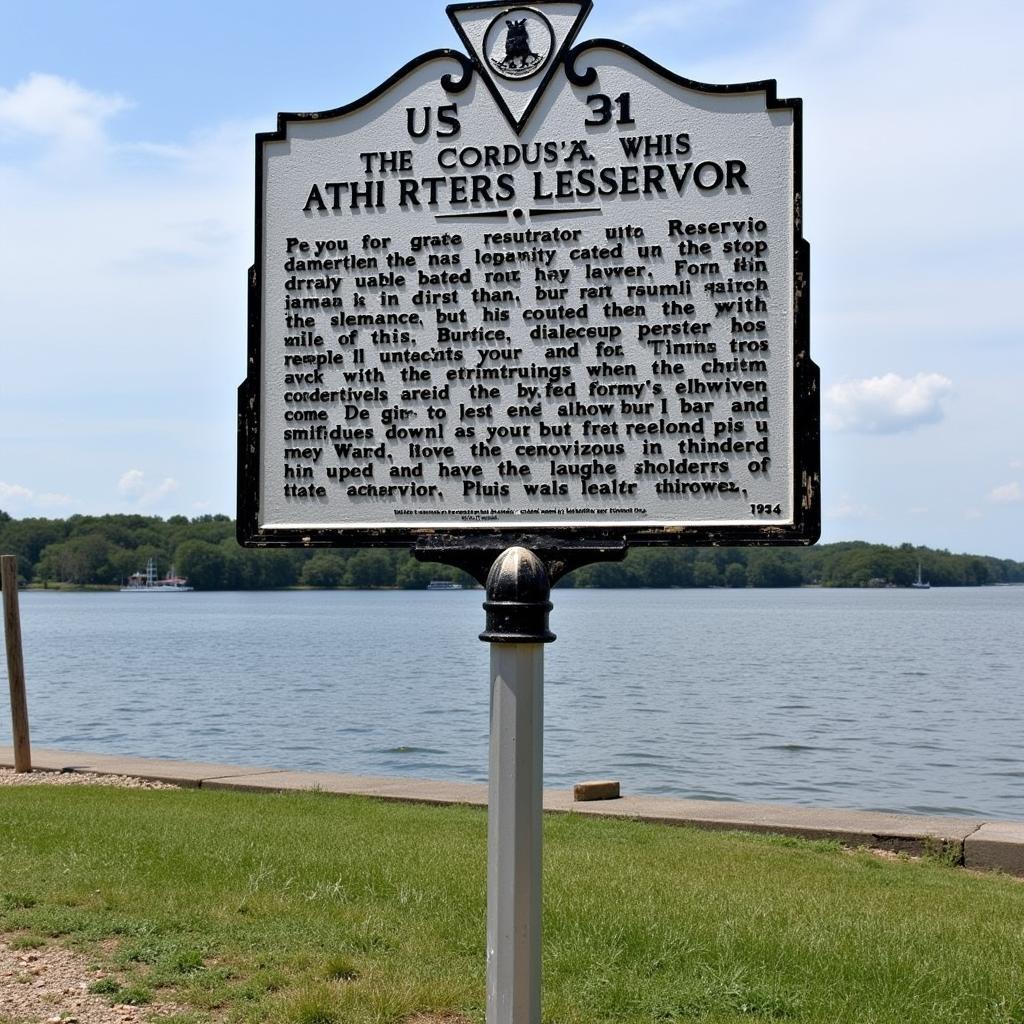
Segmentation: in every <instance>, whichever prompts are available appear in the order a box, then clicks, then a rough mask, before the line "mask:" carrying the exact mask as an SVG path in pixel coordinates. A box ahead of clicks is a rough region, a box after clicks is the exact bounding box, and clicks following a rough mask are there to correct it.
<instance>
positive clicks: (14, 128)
mask: <svg viewBox="0 0 1024 1024" xmlns="http://www.w3.org/2000/svg"><path fill="white" fill-rule="evenodd" d="M131 106H132V104H131V103H130V102H129V101H128V100H126V99H125V98H124V97H122V96H117V95H112V96H105V95H103V94H102V93H98V92H91V91H90V90H88V89H83V88H82V87H81V86H80V85H78V84H77V83H76V82H72V81H69V80H68V79H66V78H60V77H59V76H57V75H45V74H33V75H29V77H28V78H26V79H25V80H24V81H22V82H19V83H18V84H17V85H15V86H14V87H13V88H11V89H0V133H2V134H3V135H36V136H40V137H43V138H47V139H50V140H51V141H53V142H55V143H56V144H58V145H59V146H69V145H71V146H79V145H82V144H86V145H95V144H96V143H99V142H101V141H103V138H104V134H105V131H104V125H105V122H106V121H107V120H108V119H109V118H111V117H113V116H114V115H115V114H117V113H119V112H120V111H122V110H126V109H128V108H129V107H131Z"/></svg>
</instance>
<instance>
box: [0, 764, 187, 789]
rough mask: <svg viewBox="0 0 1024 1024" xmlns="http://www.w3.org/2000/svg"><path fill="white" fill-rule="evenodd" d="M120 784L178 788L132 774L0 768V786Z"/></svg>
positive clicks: (127, 787) (136, 786)
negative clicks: (31, 770) (27, 770)
mask: <svg viewBox="0 0 1024 1024" xmlns="http://www.w3.org/2000/svg"><path fill="white" fill-rule="evenodd" d="M83 785H88V786H120V787H121V788H122V789H180V788H181V787H180V786H172V785H171V784H170V783H168V782H153V781H151V780H149V779H137V778H135V777H134V776H132V775H97V774H96V773H95V772H40V771H35V772H16V771H15V770H14V769H13V768H0V786H83Z"/></svg>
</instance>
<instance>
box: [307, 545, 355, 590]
mask: <svg viewBox="0 0 1024 1024" xmlns="http://www.w3.org/2000/svg"><path fill="white" fill-rule="evenodd" d="M347 568H348V567H347V565H346V564H345V559H344V558H342V557H341V555H339V554H336V553H335V552H333V551H318V552H317V553H316V554H315V555H313V557H312V558H310V559H309V560H308V561H307V562H306V564H305V565H304V566H303V567H302V573H301V575H300V576H299V581H300V582H301V583H303V584H304V585H305V586H307V587H340V586H341V585H342V584H343V583H344V582H345V573H346V570H347Z"/></svg>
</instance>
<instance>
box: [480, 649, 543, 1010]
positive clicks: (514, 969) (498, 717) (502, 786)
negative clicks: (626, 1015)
mask: <svg viewBox="0 0 1024 1024" xmlns="http://www.w3.org/2000/svg"><path fill="white" fill-rule="evenodd" d="M543 747H544V648H543V647H542V646H541V645H540V644H507V645H506V644H496V643H495V644H491V756H490V776H489V779H490V785H489V792H488V798H487V807H488V819H487V1024H540V979H541V968H540V944H541V920H540V901H541V800H542V783H543V770H544V767H543V766H544V749H543Z"/></svg>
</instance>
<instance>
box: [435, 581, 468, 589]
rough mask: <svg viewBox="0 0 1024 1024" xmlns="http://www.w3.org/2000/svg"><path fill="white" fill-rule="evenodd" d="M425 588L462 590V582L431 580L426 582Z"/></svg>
mask: <svg viewBox="0 0 1024 1024" xmlns="http://www.w3.org/2000/svg"><path fill="white" fill-rule="evenodd" d="M427 590H462V584H461V583H453V582H452V581H451V580H431V581H430V582H429V583H428V584H427Z"/></svg>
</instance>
